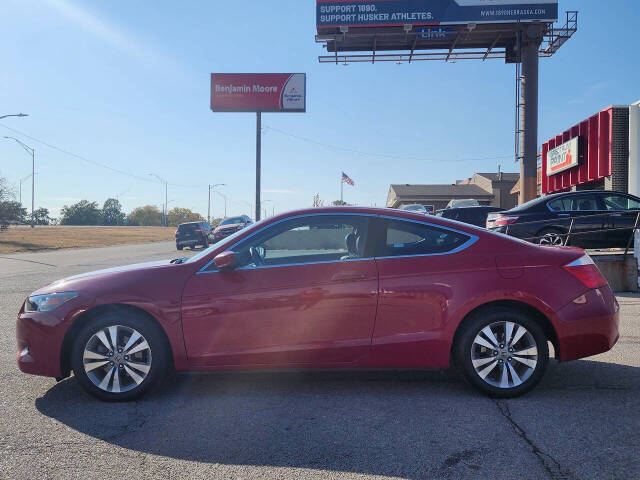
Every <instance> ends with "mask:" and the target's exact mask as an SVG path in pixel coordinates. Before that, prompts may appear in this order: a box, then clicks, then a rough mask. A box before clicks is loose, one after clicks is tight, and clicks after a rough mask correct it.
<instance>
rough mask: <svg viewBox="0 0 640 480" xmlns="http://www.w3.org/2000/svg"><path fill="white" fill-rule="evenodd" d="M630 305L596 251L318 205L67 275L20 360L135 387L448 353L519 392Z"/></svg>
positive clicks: (94, 385)
mask: <svg viewBox="0 0 640 480" xmlns="http://www.w3.org/2000/svg"><path fill="white" fill-rule="evenodd" d="M618 310H619V306H618V303H617V302H616V299H615V297H614V295H613V293H612V291H611V289H610V287H609V285H608V284H607V281H606V280H605V279H604V277H603V276H602V275H601V273H600V272H599V271H598V269H597V267H596V266H595V265H594V264H593V262H592V261H591V259H590V258H589V257H588V256H587V255H585V253H584V252H583V251H582V250H580V249H576V248H562V247H543V246H537V245H533V244H529V243H525V242H523V241H521V240H517V239H515V238H513V237H507V236H504V235H502V234H497V233H493V232H490V231H487V230H483V229H480V228H476V227H474V226H471V225H468V224H463V223H458V222H454V221H451V220H447V219H443V218H439V217H431V216H429V217H425V216H424V215H419V214H412V213H410V212H403V211H398V210H389V209H374V208H350V207H345V208H316V209H310V210H300V211H295V212H290V213H287V214H283V215H279V216H276V217H273V218H270V219H268V220H264V221H262V222H258V223H256V224H254V225H252V226H250V227H249V228H246V229H244V230H240V231H238V232H236V233H235V234H233V235H231V236H230V237H227V238H225V239H224V240H222V241H221V242H218V243H216V244H215V245H213V246H211V247H209V248H208V249H206V250H204V251H202V252H201V253H199V254H197V255H196V256H194V257H191V258H189V259H186V258H183V259H177V260H172V261H168V260H167V261H161V262H152V263H145V264H139V265H131V266H127V267H121V268H111V269H108V270H101V271H97V272H92V273H87V274H83V275H77V276H74V277H70V278H66V279H63V280H60V281H57V282H55V283H52V284H51V285H48V286H46V287H44V288H42V289H40V290H37V291H35V292H33V294H31V295H30V296H29V298H27V300H26V301H25V303H24V305H23V306H22V308H21V310H20V313H19V315H18V321H17V338H18V365H19V366H20V369H21V370H22V371H23V372H27V373H33V374H38V375H47V376H52V377H56V378H57V379H61V378H64V377H66V376H68V375H69V374H70V372H71V371H72V370H73V372H74V374H75V376H76V378H77V379H78V382H79V383H80V384H81V385H82V386H83V387H84V388H85V389H86V390H87V391H88V392H89V393H91V394H93V395H95V396H97V397H99V398H101V399H104V400H127V399H131V398H133V397H135V396H137V395H139V394H141V393H142V392H144V391H145V390H147V389H148V388H149V387H150V386H152V385H153V384H155V383H157V382H159V381H160V380H161V379H162V377H163V375H164V373H165V372H166V371H167V370H168V369H175V370H176V371H187V370H189V371H193V370H199V371H206V370H232V369H233V370H236V369H263V368H268V369H276V368H295V369H299V368H317V367H322V368H327V367H336V368H345V367H348V368H352V367H358V368H445V367H448V366H450V365H452V364H453V365H455V366H456V367H457V368H458V369H460V371H461V372H462V374H463V375H464V377H465V378H466V379H467V380H468V381H469V382H470V383H471V384H472V385H473V386H475V387H476V388H478V389H479V390H481V391H483V392H485V393H487V394H490V395H493V396H498V397H512V396H516V395H520V394H522V393H524V392H526V391H528V390H530V389H531V388H532V387H534V386H535V385H536V384H537V383H538V382H539V381H540V379H541V378H542V376H543V374H544V371H545V369H546V367H547V363H548V358H549V346H548V345H549V342H551V343H552V344H553V346H554V351H555V355H556V356H557V358H558V359H559V360H560V361H567V360H573V359H577V358H581V357H586V356H589V355H594V354H597V353H601V352H604V351H607V350H609V349H610V348H612V346H613V345H614V344H615V342H616V341H617V339H618Z"/></svg>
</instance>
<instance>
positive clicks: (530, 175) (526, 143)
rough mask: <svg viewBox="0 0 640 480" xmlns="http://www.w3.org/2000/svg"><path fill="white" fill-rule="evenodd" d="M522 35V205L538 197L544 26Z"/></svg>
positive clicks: (536, 26) (535, 26) (528, 30)
mask: <svg viewBox="0 0 640 480" xmlns="http://www.w3.org/2000/svg"><path fill="white" fill-rule="evenodd" d="M522 33H523V35H522V37H523V39H522V47H521V49H522V50H521V53H522V100H523V101H522V103H523V104H524V108H523V109H522V110H521V115H522V119H521V122H522V123H521V125H522V127H521V128H522V130H523V134H522V136H521V150H520V151H521V155H522V161H521V163H520V179H521V186H520V203H521V204H522V203H524V202H528V201H529V200H533V199H534V198H536V196H537V194H538V62H539V58H538V50H539V49H540V43H541V42H542V26H541V25H530V26H529V27H528V28H527V29H526V30H525V31H524V32H522Z"/></svg>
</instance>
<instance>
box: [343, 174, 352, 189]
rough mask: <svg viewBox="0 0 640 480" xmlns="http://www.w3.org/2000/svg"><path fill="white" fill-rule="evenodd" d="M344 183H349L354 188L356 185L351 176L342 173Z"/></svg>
mask: <svg viewBox="0 0 640 480" xmlns="http://www.w3.org/2000/svg"><path fill="white" fill-rule="evenodd" d="M342 181H343V182H344V183H348V184H349V185H351V186H353V185H355V183H354V181H353V180H351V177H349V175H347V174H346V173H344V172H342Z"/></svg>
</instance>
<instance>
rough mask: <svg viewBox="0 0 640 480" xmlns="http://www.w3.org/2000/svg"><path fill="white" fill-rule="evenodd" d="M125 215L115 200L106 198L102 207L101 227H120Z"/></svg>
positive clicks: (118, 202)
mask: <svg viewBox="0 0 640 480" xmlns="http://www.w3.org/2000/svg"><path fill="white" fill-rule="evenodd" d="M124 218H125V215H124V213H123V212H122V205H121V204H120V201H119V200H118V199H117V198H107V199H106V200H105V202H104V205H103V206H102V225H122V224H123V223H124Z"/></svg>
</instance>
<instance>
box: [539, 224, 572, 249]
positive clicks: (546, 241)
mask: <svg viewBox="0 0 640 480" xmlns="http://www.w3.org/2000/svg"><path fill="white" fill-rule="evenodd" d="M566 240H567V235H566V234H564V233H562V232H561V231H560V230H556V229H555V228H545V229H544V230H542V231H540V232H538V234H537V235H536V241H537V243H538V244H539V245H550V246H553V247H561V246H563V245H564V244H565V242H566Z"/></svg>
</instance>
